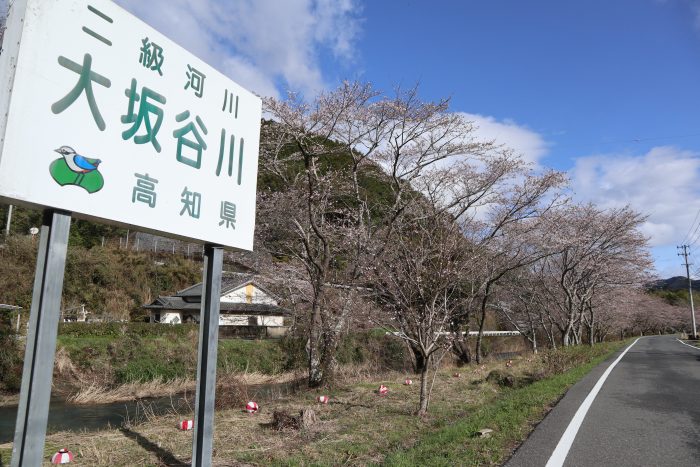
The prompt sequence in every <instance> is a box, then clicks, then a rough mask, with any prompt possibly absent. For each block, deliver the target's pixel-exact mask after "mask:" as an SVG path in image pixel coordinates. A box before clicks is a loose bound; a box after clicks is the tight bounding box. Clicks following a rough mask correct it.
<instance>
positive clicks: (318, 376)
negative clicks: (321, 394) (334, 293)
mask: <svg viewBox="0 0 700 467" xmlns="http://www.w3.org/2000/svg"><path fill="white" fill-rule="evenodd" d="M311 312H312V315H311V329H310V330H309V331H310V332H309V341H308V349H307V352H308V354H309V387H310V388H317V387H320V386H321V385H322V384H323V365H322V361H321V335H322V329H321V327H322V326H323V323H322V320H321V306H320V304H319V301H318V298H315V299H314V302H313V303H312V304H311Z"/></svg>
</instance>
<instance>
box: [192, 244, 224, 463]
mask: <svg viewBox="0 0 700 467" xmlns="http://www.w3.org/2000/svg"><path fill="white" fill-rule="evenodd" d="M223 258H224V249H223V248H222V247H219V246H214V245H211V244H207V245H206V246H205V248H204V277H203V280H202V308H201V311H200V314H199V316H200V320H199V352H198V355H199V357H198V359H197V394H196V396H195V406H194V437H193V439H192V466H193V467H203V466H209V465H211V458H212V451H213V433H214V395H215V392H216V353H217V345H218V341H219V300H220V296H221V270H222V265H223Z"/></svg>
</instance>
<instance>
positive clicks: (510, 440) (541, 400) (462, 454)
mask: <svg viewBox="0 0 700 467" xmlns="http://www.w3.org/2000/svg"><path fill="white" fill-rule="evenodd" d="M615 344H616V345H611V346H609V348H608V349H606V350H607V351H606V352H604V353H601V354H599V355H597V356H595V357H594V358H593V359H592V360H591V361H590V362H589V363H586V364H583V365H580V366H577V367H575V368H572V369H570V370H568V371H566V372H564V373H562V374H558V375H555V376H553V377H551V378H547V379H545V380H542V381H537V382H535V383H533V384H531V385H529V386H526V387H523V388H519V389H506V390H504V391H503V392H502V393H501V395H500V397H498V398H497V399H495V400H493V401H491V402H489V403H487V404H485V405H484V406H482V407H480V408H478V409H477V410H475V411H474V412H472V413H471V414H469V415H467V416H466V417H464V418H462V419H460V420H458V421H456V422H455V423H452V424H449V425H448V426H446V427H444V428H443V429H441V430H438V431H436V432H433V433H430V434H428V435H426V436H425V437H423V438H422V439H421V440H420V441H419V442H418V443H416V445H415V446H413V447H412V448H411V449H408V450H400V451H396V452H394V453H392V454H390V455H389V456H387V458H386V461H385V464H386V465H390V466H408V465H411V466H413V465H431V466H438V465H449V466H452V465H501V464H502V463H503V462H504V461H505V460H506V459H507V458H508V457H509V455H510V454H511V453H512V451H513V449H514V448H515V447H516V446H518V445H519V444H520V443H521V442H522V441H524V440H525V439H526V438H527V436H528V435H529V433H530V431H531V430H532V428H533V426H534V424H536V423H538V422H539V421H540V420H542V418H544V416H545V415H546V413H547V412H548V411H549V410H550V409H551V407H553V405H555V404H556V402H557V401H558V400H559V399H560V398H561V397H562V396H563V395H564V394H565V393H566V391H567V390H568V389H569V388H570V387H571V386H572V385H574V384H575V383H576V382H578V381H579V380H580V379H581V378H583V377H584V376H585V375H586V374H588V372H589V371H591V369H593V368H594V367H595V366H596V365H598V364H600V363H601V362H603V361H604V360H605V359H606V358H608V357H609V356H610V355H611V354H612V353H613V352H615V351H617V350H619V349H620V348H621V347H622V346H623V345H624V344H626V342H619V343H615ZM482 428H490V429H492V430H494V433H492V436H491V437H489V438H480V437H477V436H476V433H477V431H479V430H480V429H482Z"/></svg>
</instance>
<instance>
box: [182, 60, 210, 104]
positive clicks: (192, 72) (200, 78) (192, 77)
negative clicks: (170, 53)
mask: <svg viewBox="0 0 700 467" xmlns="http://www.w3.org/2000/svg"><path fill="white" fill-rule="evenodd" d="M185 74H186V75H187V83H185V89H188V88H190V87H191V88H192V90H193V91H194V95H195V96H197V97H202V93H203V92H204V78H206V75H205V74H204V73H202V72H201V71H198V70H197V69H195V68H193V67H192V66H191V65H187V71H186V72H185Z"/></svg>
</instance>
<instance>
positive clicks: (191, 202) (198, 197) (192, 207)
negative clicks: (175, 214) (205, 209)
mask: <svg viewBox="0 0 700 467" xmlns="http://www.w3.org/2000/svg"><path fill="white" fill-rule="evenodd" d="M180 196H181V198H180V202H181V203H182V209H181V210H180V215H181V216H182V215H183V214H184V213H185V212H186V213H187V215H188V216H190V217H193V218H195V219H199V213H200V210H201V207H202V194H201V193H197V192H193V191H189V190H188V189H187V187H185V189H184V190H182V194H181V195H180Z"/></svg>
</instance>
